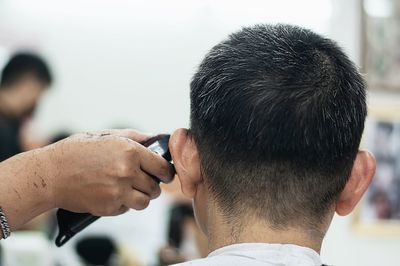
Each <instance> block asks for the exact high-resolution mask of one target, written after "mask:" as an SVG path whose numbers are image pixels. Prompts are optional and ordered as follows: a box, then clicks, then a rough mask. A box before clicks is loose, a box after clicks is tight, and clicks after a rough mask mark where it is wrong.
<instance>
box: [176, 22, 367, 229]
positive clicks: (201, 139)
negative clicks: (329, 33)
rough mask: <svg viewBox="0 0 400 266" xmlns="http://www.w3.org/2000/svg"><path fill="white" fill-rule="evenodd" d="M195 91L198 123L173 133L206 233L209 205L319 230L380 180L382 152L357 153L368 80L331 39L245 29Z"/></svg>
mask: <svg viewBox="0 0 400 266" xmlns="http://www.w3.org/2000/svg"><path fill="white" fill-rule="evenodd" d="M190 95H191V129H190V131H188V132H185V131H184V130H178V131H177V132H176V133H175V134H174V135H173V137H172V141H171V152H172V155H173V160H174V162H175V165H176V169H177V174H178V177H179V178H180V180H181V183H182V189H183V192H184V193H186V194H187V195H189V196H191V197H193V198H194V199H195V207H197V210H196V212H197V214H198V216H199V217H198V218H199V222H200V224H201V225H202V226H203V228H204V229H205V230H206V229H207V228H205V227H206V226H205V224H204V223H205V221H204V220H205V219H206V216H207V213H206V211H205V208H206V207H207V206H206V205H207V204H211V203H210V201H212V202H213V203H212V204H216V205H217V206H218V209H219V210H220V212H221V213H222V214H223V216H224V217H225V218H226V219H225V220H226V221H235V219H244V218H245V217H246V216H247V217H250V216H251V217H257V218H258V219H262V220H265V221H266V222H267V224H268V225H270V227H271V228H274V229H284V228H286V227H302V228H307V229H310V228H320V225H321V224H323V223H325V219H326V217H327V216H328V214H330V217H331V215H332V213H333V212H334V210H335V209H336V211H337V212H338V213H339V214H347V213H349V212H350V211H351V210H352V209H353V207H354V205H355V204H356V203H357V202H358V200H359V198H360V197H361V195H362V194H363V193H364V191H365V189H366V188H367V186H368V184H369V182H370V179H371V178H372V175H373V169H374V160H373V158H372V157H371V156H370V154H369V153H367V152H359V151H358V148H359V144H360V139H361V135H362V132H363V128H364V120H365V117H366V114H367V108H366V103H365V84H364V82H363V79H362V77H361V76H360V74H359V73H358V71H357V69H356V67H355V66H354V64H353V63H352V62H351V61H350V60H349V59H348V57H347V56H346V55H345V54H344V53H343V52H342V50H341V49H340V48H339V47H338V46H337V45H336V44H335V43H334V42H333V41H331V40H329V39H326V38H323V37H321V36H319V35H317V34H315V33H313V32H311V31H309V30H305V29H302V28H299V27H294V26H288V25H275V26H273V25H258V26H255V27H250V28H244V29H242V30H241V31H239V32H236V33H234V34H232V35H230V36H229V38H228V39H227V40H225V41H223V42H221V43H220V44H218V45H216V46H215V47H214V48H212V49H211V51H210V52H209V53H208V54H207V55H206V57H205V58H204V60H203V62H202V63H201V65H200V66H199V69H198V71H197V73H196V74H195V75H194V77H193V80H192V82H191V94H190ZM186 133H187V134H186ZM206 202H208V203H206ZM196 205H197V206H196Z"/></svg>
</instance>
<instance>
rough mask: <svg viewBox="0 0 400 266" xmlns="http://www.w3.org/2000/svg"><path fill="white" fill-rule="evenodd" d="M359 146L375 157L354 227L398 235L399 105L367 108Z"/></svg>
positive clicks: (399, 230)
mask: <svg viewBox="0 0 400 266" xmlns="http://www.w3.org/2000/svg"><path fill="white" fill-rule="evenodd" d="M361 146H362V147H364V148H366V149H368V150H370V151H371V152H372V153H373V154H374V156H375V159H376V162H377V168H376V173H375V176H374V178H373V180H372V182H371V185H370V187H369V188H368V191H367V193H366V194H365V195H364V197H363V199H362V201H361V202H360V204H359V207H358V209H357V211H356V215H355V219H354V222H355V228H356V229H357V230H358V231H360V232H362V233H368V234H379V235H396V236H400V106H396V105H393V106H385V107H375V108H370V116H369V119H368V120H367V123H366V128H365V132H364V136H363V141H362V145H361Z"/></svg>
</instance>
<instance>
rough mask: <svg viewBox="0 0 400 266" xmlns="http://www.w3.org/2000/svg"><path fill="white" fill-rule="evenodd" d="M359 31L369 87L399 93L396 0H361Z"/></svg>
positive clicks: (399, 24) (399, 36) (398, 3)
mask: <svg viewBox="0 0 400 266" xmlns="http://www.w3.org/2000/svg"><path fill="white" fill-rule="evenodd" d="M362 32H363V34H362V46H363V49H362V51H363V56H362V61H363V62H362V67H363V72H364V73H365V74H366V80H367V83H368V86H369V88H370V89H371V90H384V91H391V92H399V93H400V74H399V73H400V0H363V1H362Z"/></svg>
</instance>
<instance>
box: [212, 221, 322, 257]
mask: <svg viewBox="0 0 400 266" xmlns="http://www.w3.org/2000/svg"><path fill="white" fill-rule="evenodd" d="M243 220H244V221H245V222H240V221H237V222H226V220H225V219H224V218H223V217H222V216H221V215H210V216H209V221H208V226H207V228H208V233H207V235H208V242H209V243H208V244H209V251H210V252H212V251H214V250H216V249H218V248H221V247H224V246H228V245H232V244H239V243H268V244H293V245H298V246H302V247H308V248H311V249H313V250H315V251H316V252H318V253H319V252H320V249H321V244H322V240H323V237H324V233H321V231H319V230H318V231H317V230H315V231H314V230H309V231H307V230H305V229H300V228H292V227H288V228H285V229H282V230H280V229H274V228H272V227H271V226H269V225H268V223H267V222H265V221H262V220H257V219H254V218H250V217H249V216H247V217H246V219H243Z"/></svg>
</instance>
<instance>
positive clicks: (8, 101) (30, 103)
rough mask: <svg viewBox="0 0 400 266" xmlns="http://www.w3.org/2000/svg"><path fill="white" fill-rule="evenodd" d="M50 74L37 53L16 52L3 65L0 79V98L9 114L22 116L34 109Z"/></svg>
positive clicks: (49, 82)
mask: <svg viewBox="0 0 400 266" xmlns="http://www.w3.org/2000/svg"><path fill="white" fill-rule="evenodd" d="M51 82H52V76H51V73H50V70H49V68H48V66H47V64H46V62H45V61H44V60H43V59H41V58H40V57H38V56H37V55H34V54H30V53H18V54H15V55H14V56H12V58H11V59H10V60H9V61H8V63H7V64H6V65H5V67H4V69H3V71H2V73H1V80H0V96H1V97H0V98H2V99H0V100H1V101H2V103H3V105H4V106H5V107H4V108H6V109H8V110H3V111H5V112H8V113H9V114H10V115H12V116H14V117H16V118H22V117H24V116H26V115H29V114H31V113H32V112H33V110H34V109H35V107H36V105H37V103H38V101H39V99H40V97H41V95H42V93H43V91H44V90H45V89H46V88H48V87H49V86H50V85H51Z"/></svg>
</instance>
